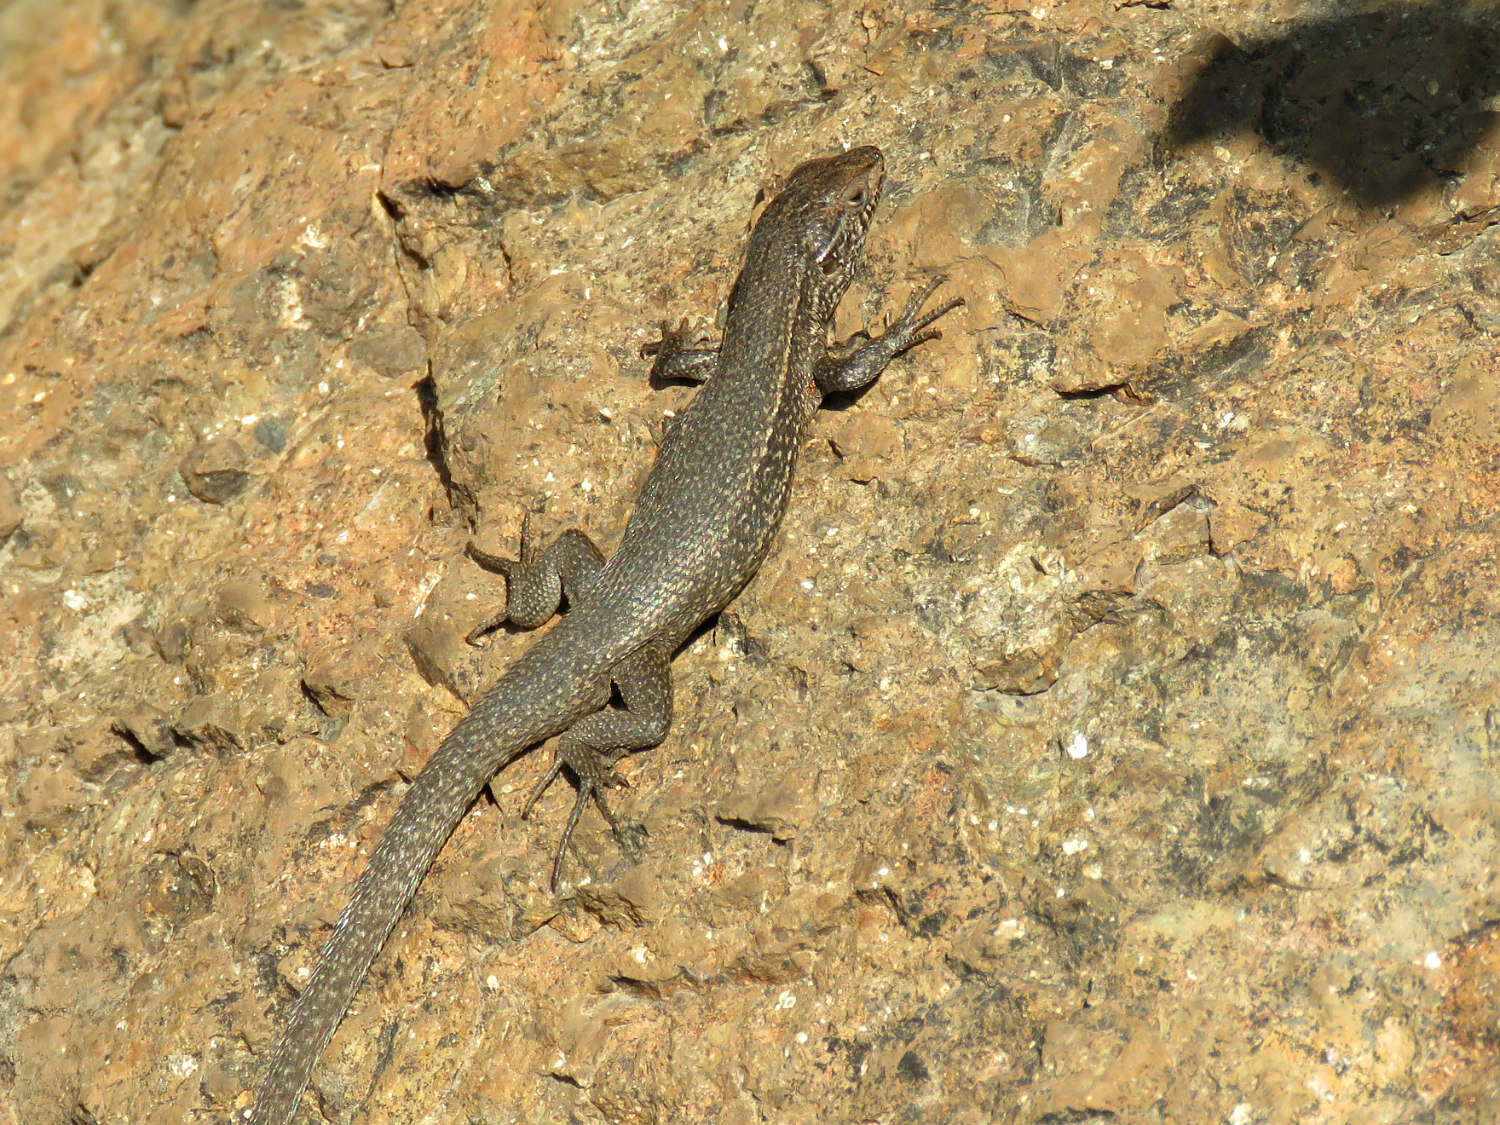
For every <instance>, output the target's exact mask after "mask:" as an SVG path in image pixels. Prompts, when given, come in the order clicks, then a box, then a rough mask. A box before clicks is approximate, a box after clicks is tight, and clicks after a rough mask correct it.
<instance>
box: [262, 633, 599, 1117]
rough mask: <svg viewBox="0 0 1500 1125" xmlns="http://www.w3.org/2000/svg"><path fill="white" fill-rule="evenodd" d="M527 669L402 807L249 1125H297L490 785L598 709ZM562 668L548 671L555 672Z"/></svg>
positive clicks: (575, 685)
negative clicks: (310, 1091)
mask: <svg viewBox="0 0 1500 1125" xmlns="http://www.w3.org/2000/svg"><path fill="white" fill-rule="evenodd" d="M533 651H535V650H533ZM527 655H528V656H530V655H531V654H530V653H528V654H527ZM523 663H527V664H530V665H531V666H530V667H528V668H526V669H525V670H524V671H523V670H522V668H521V667H520V666H519V665H518V666H517V667H516V668H513V669H511V672H510V673H508V674H507V675H506V676H505V678H504V679H502V680H501V681H500V682H499V683H498V684H496V685H495V687H494V688H492V689H491V691H490V693H489V694H488V695H486V696H485V697H484V698H483V699H481V700H480V701H479V703H478V704H476V705H475V707H474V709H473V710H472V711H470V712H469V714H468V715H466V716H465V717H464V718H463V719H462V720H461V721H460V722H459V723H458V725H457V726H455V727H454V728H453V730H452V731H451V732H449V734H448V737H447V738H445V739H443V742H442V744H441V745H440V746H439V747H438V748H437V750H436V751H435V752H434V754H433V756H432V758H431V760H429V761H428V763H427V765H426V766H425V767H424V768H423V770H422V772H421V773H420V774H418V775H417V778H416V780H415V781H414V782H413V783H412V786H411V788H410V789H409V790H407V792H406V795H405V796H404V797H403V798H402V800H401V805H400V807H399V808H397V810H396V815H395V816H394V817H392V818H391V822H390V824H389V825H388V826H387V827H386V830H385V833H384V835H382V836H381V838H380V842H379V844H377V845H376V847H375V853H374V854H373V855H372V856H371V857H370V863H369V866H367V867H366V868H365V870H364V872H363V873H362V874H361V875H360V877H359V880H358V882H356V883H355V886H354V894H353V896H352V897H351V898H350V900H349V905H348V907H346V908H345V910H344V914H343V917H341V918H340V919H339V923H338V925H337V926H336V927H335V928H334V931H333V935H332V936H331V937H330V938H329V939H328V944H327V945H325V946H324V947H323V956H322V959H321V960H320V961H319V962H318V967H317V968H316V969H315V970H314V971H313V975H312V977H311V978H310V979H309V980H308V982H307V984H306V986H305V987H304V988H303V989H302V993H301V995H300V996H299V997H298V998H297V1003H296V1006H295V1007H294V1008H293V1010H292V1016H291V1020H290V1022H289V1023H288V1024H287V1026H286V1028H285V1029H284V1030H283V1032H282V1034H281V1038H280V1039H279V1040H278V1041H277V1044H276V1048H275V1050H274V1052H273V1054H272V1058H271V1064H270V1067H269V1068H268V1069H267V1071H266V1073H265V1076H264V1078H262V1079H261V1083H260V1086H259V1087H258V1088H257V1089H256V1092H255V1107H254V1109H253V1110H252V1111H251V1112H250V1113H249V1115H248V1121H249V1125H284V1123H285V1122H287V1121H289V1120H290V1119H291V1116H292V1114H293V1112H295V1110H296V1108H297V1102H298V1100H299V1099H300V1098H301V1096H302V1091H303V1089H305V1088H306V1086H307V1082H308V1078H309V1077H310V1076H311V1074H312V1069H313V1065H314V1064H315V1063H316V1062H317V1060H318V1057H319V1056H320V1055H321V1054H322V1053H323V1048H324V1047H326V1046H327V1045H328V1040H329V1039H330V1038H332V1036H333V1033H334V1030H335V1029H336V1028H337V1027H338V1025H339V1023H340V1022H341V1021H342V1020H343V1018H344V1013H345V1012H346V1011H347V1010H348V1008H349V1004H350V1002H351V1001H352V1000H353V999H354V994H355V992H356V991H357V990H358V989H359V986H360V983H361V982H362V981H363V980H364V977H365V973H366V971H367V970H368V969H369V967H370V963H371V962H372V961H373V960H374V959H375V955H376V954H377V953H379V952H380V948H381V946H382V945H384V944H385V940H386V938H387V937H389V936H390V932H391V929H392V927H394V926H395V924H396V920H397V919H398V918H400V917H401V914H402V912H403V911H404V910H405V909H406V906H407V904H408V903H409V902H410V901H411V898H412V895H413V894H415V893H416V889H417V884H418V883H419V882H420V881H421V879H422V876H423V875H425V874H426V873H427V869H428V868H429V867H430V866H431V865H432V862H433V860H434V859H436V858H437V854H438V852H439V851H441V850H442V847H443V845H444V844H445V843H446V842H447V840H448V837H449V836H450V835H451V834H452V832H453V829H454V827H455V826H456V825H457V824H458V822H459V820H460V819H461V818H462V817H463V815H464V813H465V812H466V811H467V810H468V808H469V805H470V804H472V803H473V801H474V798H475V797H477V796H478V795H479V791H480V790H481V789H482V788H483V787H484V785H485V783H486V782H488V781H489V779H490V778H492V777H493V776H494V775H495V773H496V772H498V771H499V770H500V769H502V768H503V767H504V766H505V765H507V764H508V763H509V762H511V761H513V760H514V759H515V758H517V757H519V756H520V755H521V754H522V753H524V752H525V751H526V750H527V749H528V748H530V747H531V746H534V745H535V744H536V743H538V742H540V741H542V740H543V739H545V738H548V737H550V736H551V735H553V734H556V733H559V732H560V731H562V730H564V729H566V728H567V727H568V726H569V725H570V724H571V723H572V722H573V721H574V720H575V719H576V718H577V717H578V714H579V712H580V709H582V710H583V711H585V712H586V711H587V710H591V709H593V708H592V707H589V706H588V704H587V703H582V702H581V699H580V697H581V696H582V695H584V694H586V689H584V688H583V687H582V684H581V683H580V681H581V680H585V679H587V677H580V676H578V675H577V674H576V671H577V670H574V672H575V674H574V675H573V676H551V677H549V676H548V675H546V674H545V672H546V671H547V669H544V668H538V667H537V664H543V665H545V664H547V663H548V662H547V661H545V660H542V661H538V662H536V663H532V662H530V661H526V660H525V658H524V657H523ZM556 668H557V665H556V664H553V665H552V666H551V670H552V671H554V672H555V670H556ZM536 672H542V673H543V674H541V675H536V674H534V673H536ZM518 673H519V675H518ZM528 673H533V674H528ZM569 681H571V682H569ZM537 688H541V689H542V690H541V691H537V690H535V689H537ZM549 688H550V689H551V690H550V691H549V690H547V689H549ZM528 689H530V690H528ZM607 690H608V688H607V681H606V687H605V691H606V693H607ZM599 705H600V704H597V703H596V704H594V706H595V707H597V706H599Z"/></svg>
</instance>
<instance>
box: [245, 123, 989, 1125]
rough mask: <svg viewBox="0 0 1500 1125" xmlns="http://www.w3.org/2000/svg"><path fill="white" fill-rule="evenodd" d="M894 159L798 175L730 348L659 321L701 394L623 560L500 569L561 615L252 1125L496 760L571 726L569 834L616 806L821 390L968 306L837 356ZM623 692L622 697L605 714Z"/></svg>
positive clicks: (302, 1008) (673, 372) (658, 472)
mask: <svg viewBox="0 0 1500 1125" xmlns="http://www.w3.org/2000/svg"><path fill="white" fill-rule="evenodd" d="M883 169H884V162H883V160H882V158H881V155H880V152H879V151H878V150H876V149H874V148H869V147H866V148H857V149H853V150H852V151H850V152H846V153H843V154H841V155H838V156H832V157H827V158H825V159H821V160H812V161H808V162H807V163H806V164H803V165H801V166H800V167H798V168H797V169H796V170H794V171H793V172H792V174H791V175H790V176H789V177H788V178H787V181H786V184H785V186H784V187H783V189H782V191H781V192H780V194H778V195H777V197H776V198H775V199H774V200H773V201H772V202H771V204H770V206H768V207H767V208H766V210H765V213H764V214H762V215H761V217H760V220H759V221H758V222H757V223H756V226H755V230H754V232H753V233H752V234H751V237H750V246H749V250H748V251H747V254H746V260H745V266H744V269H743V270H742V271H741V273H740V276H739V279H738V280H737V281H736V282H735V285H734V290H733V292H732V293H731V295H730V299H729V315H728V320H727V322H726V325H725V329H724V338H723V341H722V342H721V344H720V345H719V347H718V348H716V349H706V348H689V347H686V346H684V344H683V341H682V337H681V335H680V334H678V333H673V332H667V331H664V332H663V339H662V341H661V343H660V344H657V345H655V346H654V347H652V348H649V349H647V350H648V353H652V352H654V353H655V354H656V356H657V360H656V368H655V371H656V373H657V374H659V375H664V376H668V377H680V378H689V379H693V380H695V381H700V382H703V383H704V386H703V388H702V390H700V391H699V392H698V393H697V394H696V395H695V396H694V398H693V400H692V402H691V404H690V405H689V406H688V407H687V409H686V410H684V411H683V412H682V414H681V416H680V417H679V418H678V419H677V420H676V422H675V423H673V424H672V426H671V428H670V429H669V430H668V431H667V434H666V436H665V438H664V439H663V441H662V445H661V449H660V450H659V452H658V453H657V456H656V463H655V465H654V466H653V467H652V469H651V473H650V475H649V476H648V477H647V478H646V483H645V485H644V486H643V487H642V489H641V494H640V496H639V498H638V499H637V500H636V506H635V511H634V513H633V514H632V515H631V517H630V522H629V524H628V525H627V526H626V528H625V535H624V537H623V539H622V540H621V543H620V548H619V550H618V551H616V552H615V554H614V557H612V558H611V559H610V560H609V561H608V562H603V561H602V558H603V556H602V555H601V554H600V553H599V551H598V550H597V549H596V548H595V547H594V546H593V544H592V543H590V542H589V541H588V539H587V538H585V537H584V536H583V534H582V533H580V532H576V531H573V532H568V533H565V534H564V535H562V536H560V537H559V538H558V539H557V541H555V542H554V543H553V544H552V545H551V546H550V547H549V548H548V549H547V550H546V551H544V552H538V551H536V550H535V546H534V543H533V542H532V541H531V538H530V536H529V534H524V533H523V536H522V550H521V560H520V561H519V562H516V563H505V562H498V565H500V566H501V567H502V568H503V569H505V570H506V572H507V575H508V582H509V586H510V598H509V604H508V606H507V614H508V618H509V620H511V621H512V622H514V623H516V624H518V625H521V626H525V627H531V626H535V625H539V624H541V623H542V622H543V621H546V620H547V619H548V618H550V617H551V616H552V615H553V614H554V613H555V612H556V611H557V608H558V605H559V602H560V600H561V598H562V597H563V596H566V597H567V598H568V601H569V605H570V608H569V611H568V613H567V614H566V615H565V616H564V617H563V619H562V620H561V621H560V622H559V623H558V625H557V627H556V628H555V629H553V630H552V631H551V632H549V633H547V634H546V635H545V636H543V637H542V638H540V639H539V640H538V641H537V642H536V644H534V645H533V646H532V647H531V649H530V650H528V651H527V652H526V653H525V654H524V655H523V656H522V657H521V658H520V660H518V661H517V662H516V664H515V665H514V666H513V667H512V668H511V669H510V670H509V671H508V672H507V673H506V674H505V676H504V677H503V678H501V680H500V681H499V682H498V683H497V684H496V685H495V686H494V687H493V688H491V689H490V691H489V692H488V693H487V694H486V695H485V696H484V697H483V698H482V699H480V701H479V702H478V703H477V704H476V705H475V706H474V709H473V710H472V711H470V712H469V714H468V715H466V716H465V717H464V718H463V720H462V721H460V722H459V724H458V725H457V726H456V727H454V728H453V731H452V732H451V733H450V734H449V735H448V737H447V738H445V739H444V740H443V742H442V744H441V745H440V746H439V747H438V749H437V751H436V752H435V753H434V754H433V756H432V759H431V760H430V761H429V762H428V763H427V765H426V767H425V768H424V769H423V770H422V772H421V773H420V774H419V775H418V776H417V779H416V781H414V782H413V783H412V786H411V788H410V789H409V790H408V791H407V793H406V795H405V797H403V798H402V801H401V805H400V807H399V808H398V809H397V810H396V814H395V816H394V817H393V818H392V820H391V823H390V825H389V826H388V827H387V828H386V830H385V834H384V835H383V836H382V837H381V839H380V843H379V844H378V845H377V846H376V848H375V853H374V855H372V856H371V857H370V863H369V866H368V867H366V868H365V871H364V873H363V874H362V875H361V876H360V877H359V880H358V882H357V883H356V884H355V887H354V894H353V896H352V898H351V899H350V902H349V905H348V907H347V908H346V909H345V911H344V914H343V917H341V918H340V919H339V923H338V925H337V926H336V927H335V929H334V931H333V936H332V937H331V938H330V939H329V941H328V944H327V946H326V947H325V948H324V951H323V957H322V960H321V961H320V962H319V964H318V967H317V969H316V970H315V971H314V973H313V975H312V977H311V979H309V981H308V982H307V985H306V986H305V987H304V988H303V990H302V993H301V995H300V996H299V998H298V1000H297V1004H296V1007H295V1008H294V1009H293V1012H292V1017H291V1020H290V1022H289V1023H288V1024H287V1026H286V1028H285V1030H284V1031H283V1032H282V1034H281V1038H280V1040H279V1041H278V1042H277V1045H276V1048H275V1051H274V1053H273V1055H272V1058H271V1063H270V1066H269V1068H268V1069H267V1071H266V1074H265V1077H264V1079H263V1080H262V1081H261V1084H260V1087H259V1089H258V1090H257V1091H256V1095H255V1108H254V1110H253V1111H251V1112H250V1114H249V1121H250V1122H251V1125H281V1123H284V1122H286V1121H288V1120H290V1118H291V1116H292V1114H293V1112H295V1110H296V1108H297V1103H298V1100H299V1099H300V1098H301V1096H302V1091H303V1089H304V1088H305V1087H306V1085H307V1081H308V1077H309V1075H310V1074H311V1072H312V1068H313V1064H314V1063H315V1062H316V1061H317V1059H318V1056H319V1055H320V1054H321V1053H322V1051H323V1048H324V1047H325V1046H326V1045H327V1043H328V1040H329V1037H330V1036H332V1034H333V1032H334V1029H335V1028H336V1027H337V1026H338V1025H339V1022H340V1021H341V1020H342V1019H343V1017H344V1013H345V1012H346V1011H347V1010H348V1007H349V1003H350V1001H351V1000H352V999H353V997H354V993H355V991H356V990H357V989H358V988H359V985H360V982H361V981H362V980H363V979H364V976H365V974H366V972H367V970H368V969H369V967H370V962H371V961H373V960H374V958H375V955H376V953H378V952H379V951H380V947H381V946H382V945H383V944H384V943H385V940H386V937H387V936H388V935H389V934H390V932H391V927H392V926H394V925H395V923H396V920H397V919H398V918H399V917H400V916H401V912H402V911H403V910H405V909H406V905H407V903H408V902H410V901H411V897H412V894H413V893H414V892H415V890H416V887H417V883H418V882H419V881H420V880H421V879H422V876H423V875H424V874H426V872H427V869H428V867H430V866H431V864H432V861H433V860H434V859H435V858H436V856H437V854H438V852H439V851H440V850H441V849H442V847H443V844H444V843H445V842H446V841H447V839H448V836H449V834H450V833H451V832H452V831H453V828H454V826H455V825H456V824H457V823H458V821H459V818H460V817H462V816H463V814H464V812H465V811H466V810H467V809H468V807H469V805H470V804H471V803H472V802H473V800H474V798H475V797H476V796H478V794H479V792H480V790H481V789H482V788H483V787H484V785H485V784H486V783H487V782H488V781H489V780H490V779H491V778H492V777H493V776H494V775H495V773H496V772H497V771H498V770H500V769H501V768H503V767H504V766H505V765H506V764H507V763H508V762H510V761H511V760H512V759H514V758H516V757H517V756H519V755H520V754H522V753H524V752H525V751H526V750H528V749H530V748H531V747H533V746H535V745H536V744H537V743H539V742H542V741H543V740H545V739H548V738H551V737H552V736H554V735H559V734H560V735H562V738H561V740H560V742H559V745H558V764H557V766H555V767H554V769H553V770H552V772H550V773H549V774H548V776H547V778H546V780H547V781H550V780H551V779H552V778H553V777H555V776H556V773H557V770H558V769H559V768H560V767H562V766H564V765H566V766H567V768H568V769H569V770H570V771H571V772H572V774H573V775H574V776H575V777H576V778H577V780H578V783H579V793H578V801H577V803H576V804H575V805H574V809H573V814H572V816H571V818H570V820H569V823H568V829H567V831H568V832H571V830H572V826H573V824H574V823H576V821H577V818H578V814H579V812H580V810H581V809H582V807H583V806H584V804H585V803H586V802H587V801H589V800H591V799H592V800H594V801H596V802H599V805H600V808H601V810H603V811H604V812H605V814H606V815H608V810H607V809H605V808H604V805H603V803H602V800H601V799H600V796H599V794H600V790H601V789H603V788H607V787H608V786H609V785H610V784H611V783H612V781H613V775H612V773H611V770H612V767H613V765H614V763H615V762H616V761H618V760H619V758H620V757H621V756H622V755H624V754H626V753H629V752H631V751H634V750H641V749H645V748H647V747H650V746H655V745H656V744H657V743H658V742H660V741H661V740H662V738H664V737H665V735H666V733H667V728H668V726H669V725H670V723H671V717H672V685H671V676H670V670H669V666H670V663H671V659H672V656H673V654H674V653H675V652H676V651H677V649H678V648H679V647H680V646H681V645H682V644H683V642H684V641H686V640H687V638H688V637H689V636H690V635H691V634H692V632H693V630H694V629H696V628H697V627H698V625H700V624H701V623H702V622H703V621H705V620H706V619H707V618H709V617H711V616H713V615H714V614H716V613H718V612H719V611H720V610H721V609H723V608H724V607H725V606H726V605H728V604H729V602H730V601H731V600H732V599H733V598H734V597H735V595H736V594H738V593H739V592H740V590H741V589H742V588H743V587H744V585H745V583H746V582H748V581H749V580H750V578H751V577H752V576H753V575H754V574H755V572H756V570H757V569H758V568H759V566H760V564H761V561H762V560H763V559H764V558H765V556H766V552H767V551H768V550H769V549H770V546H771V541H772V539H773V538H774V536H775V533H776V528H777V526H778V525H779V524H780V522H781V516H782V513H783V512H784V511H785V509H786V503H787V497H788V494H789V492H790V489H791V482H792V469H793V464H794V462H795V460H796V455H797V449H798V447H799V446H800V444H801V441H802V434H803V429H804V426H805V424H806V422H807V420H808V419H809V418H810V417H811V416H812V415H813V413H814V412H815V411H816V410H817V408H818V406H819V404H820V403H821V401H822V398H823V396H824V395H825V394H828V393H831V392H834V391H848V390H855V389H857V388H859V387H862V386H864V385H866V384H868V383H869V382H871V381H872V380H873V379H875V378H876V377H877V376H878V375H879V374H880V372H881V371H882V370H883V369H884V367H885V365H886V364H887V363H888V362H889V361H890V360H891V359H892V358H894V357H895V356H897V355H899V354H900V353H902V352H904V351H906V350H907V349H908V348H911V347H913V346H915V345H916V344H919V343H921V342H922V341H924V340H928V339H931V338H933V337H935V336H936V335H937V332H936V331H935V330H932V329H930V328H929V327H928V326H929V325H930V324H932V322H933V321H935V320H936V319H937V318H938V317H940V316H942V315H943V314H944V313H946V312H948V311H949V310H950V309H951V308H953V307H954V306H955V305H957V304H959V303H960V302H959V301H958V300H950V301H948V302H946V303H945V304H943V305H940V306H939V307H938V308H936V309H934V310H933V311H931V312H928V313H923V312H922V311H921V307H922V305H923V304H924V303H925V302H926V300H927V298H928V297H930V296H931V295H932V292H933V290H934V289H936V287H937V286H936V283H934V284H933V285H930V286H928V287H927V288H926V289H925V290H923V291H922V292H921V293H919V294H918V295H916V296H915V297H914V298H913V299H912V300H911V301H909V302H908V303H907V305H906V308H905V310H904V311H903V313H902V315H901V316H900V318H899V319H898V320H897V321H896V323H895V324H894V325H892V326H891V328H890V329H889V330H888V331H887V332H885V333H883V334H882V335H879V336H875V337H869V336H865V335H864V334H861V335H859V336H857V337H855V338H854V339H853V340H851V341H849V342H848V343H846V344H845V345H842V346H840V347H839V348H834V349H830V348H829V346H828V325H829V322H830V320H831V319H832V317H833V312H834V309H835V307H836V306H837V305H838V303H839V300H840V298H842V297H843V295H844V291H845V290H846V289H847V288H848V286H849V281H850V279H851V277H852V276H853V273H854V270H855V268H856V267H857V266H858V264H859V262H860V260H861V258H862V256H863V249H864V240H865V232H866V230H867V229H868V228H869V224H870V217H871V215H872V214H873V212H874V210H875V204H876V202H877V200H878V199H879V196H880V187H881V183H882V180H883V178H884V171H883ZM489 561H490V562H492V563H496V562H497V560H489ZM614 689H618V691H619V693H620V699H621V700H622V701H623V703H624V706H623V707H612V706H610V698H611V694H612V690H614ZM544 784H545V782H544ZM528 805H529V802H528ZM610 823H611V824H612V825H613V823H614V822H613V819H612V818H611V820H610ZM566 843H567V833H566V832H565V834H564V840H563V847H566ZM561 858H562V848H560V849H559V851H558V862H559V864H560V863H561ZM553 874H554V881H555V879H556V874H557V869H556V868H554V873H553Z"/></svg>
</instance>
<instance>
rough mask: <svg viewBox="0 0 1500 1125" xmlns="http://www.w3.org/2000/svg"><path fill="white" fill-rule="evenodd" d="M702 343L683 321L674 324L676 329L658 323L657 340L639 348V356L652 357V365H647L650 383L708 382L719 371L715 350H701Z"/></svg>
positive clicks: (717, 351)
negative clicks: (680, 380) (673, 381)
mask: <svg viewBox="0 0 1500 1125" xmlns="http://www.w3.org/2000/svg"><path fill="white" fill-rule="evenodd" d="M704 342H705V340H704V337H703V335H702V334H701V333H697V332H690V331H689V330H688V322H687V321H686V320H680V321H678V322H677V327H676V328H673V327H672V326H671V325H669V324H668V323H667V322H666V321H662V322H661V339H660V340H657V341H656V342H655V343H652V344H647V345H646V346H645V347H644V348H642V349H641V355H642V356H643V357H645V358H647V359H650V358H651V357H652V356H655V357H656V362H655V363H653V364H652V365H651V376H650V378H651V382H652V383H662V382H664V381H666V380H668V379H683V380H685V381H687V382H689V383H706V382H708V380H709V379H711V378H713V376H714V373H715V372H716V371H718V370H719V349H718V348H717V347H712V348H709V347H703V346H702V345H703V343H704Z"/></svg>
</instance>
